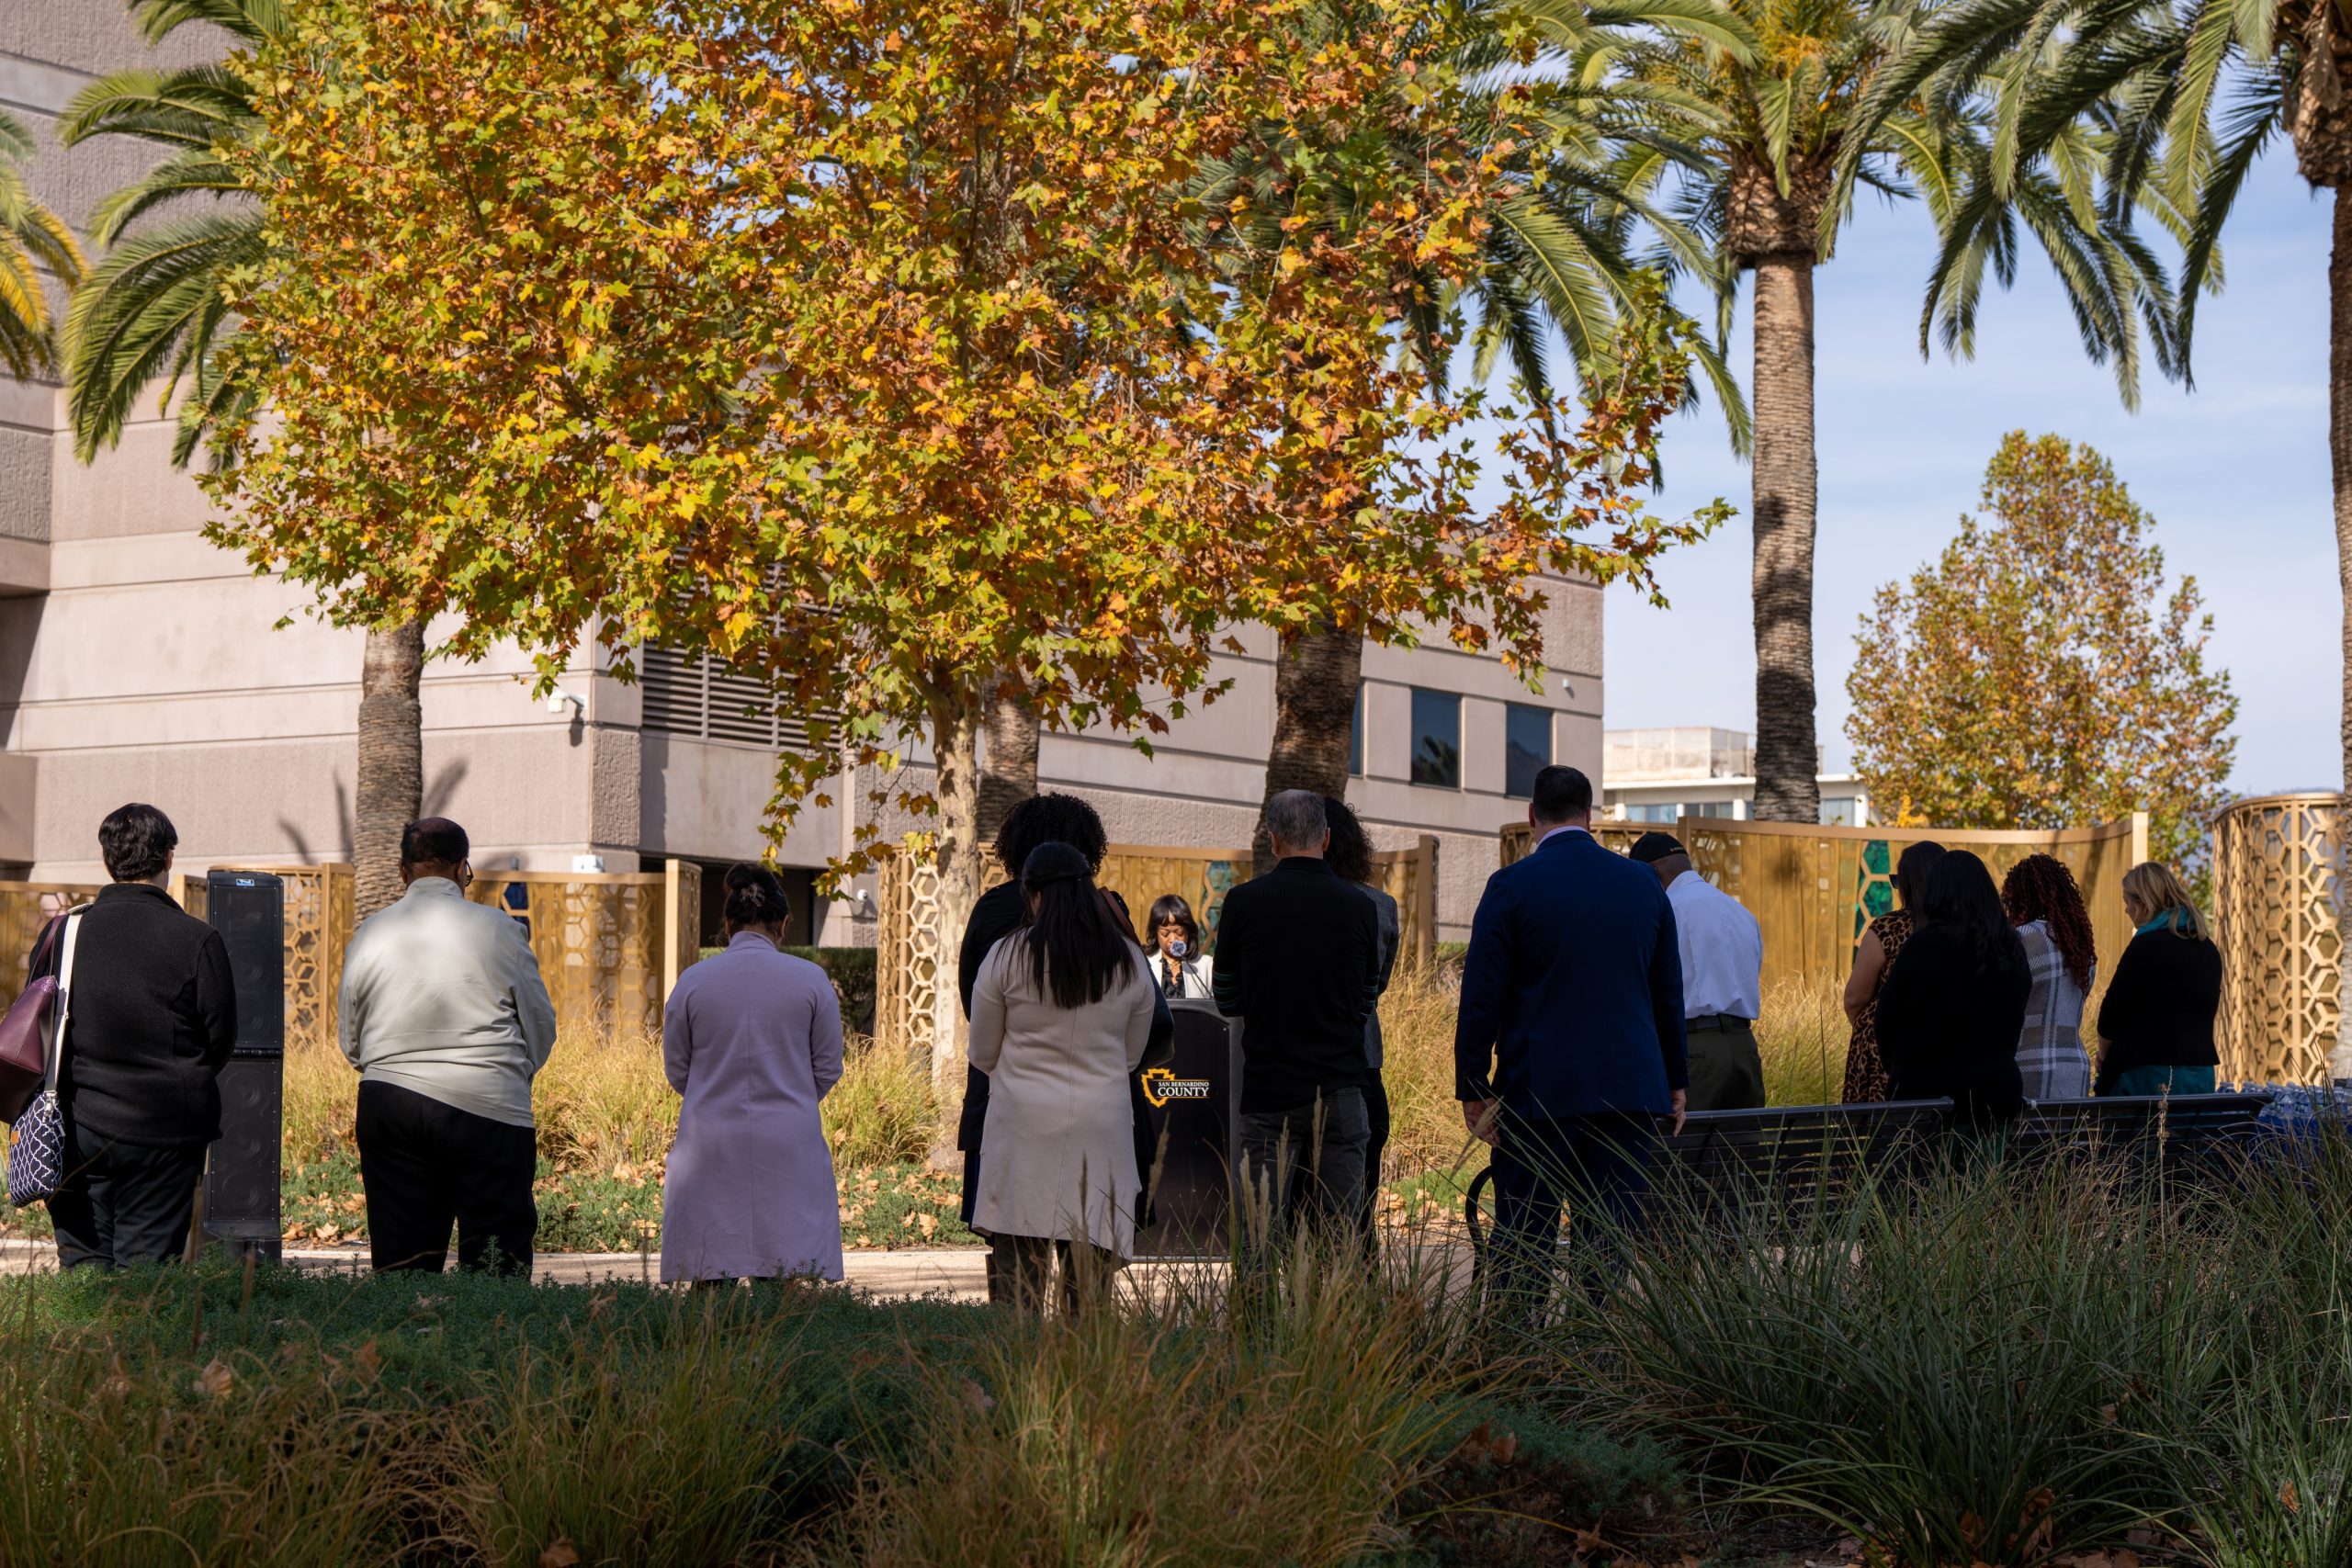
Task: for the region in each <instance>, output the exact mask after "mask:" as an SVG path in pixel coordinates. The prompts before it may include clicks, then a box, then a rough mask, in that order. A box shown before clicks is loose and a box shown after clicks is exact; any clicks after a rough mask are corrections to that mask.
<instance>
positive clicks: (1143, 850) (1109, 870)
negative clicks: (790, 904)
mask: <svg viewBox="0 0 2352 1568" xmlns="http://www.w3.org/2000/svg"><path fill="white" fill-rule="evenodd" d="M1373 871H1374V877H1375V879H1376V880H1377V881H1378V882H1379V884H1380V886H1383V887H1384V888H1385V889H1386V890H1387V891H1388V893H1389V894H1390V896H1391V897H1395V898H1396V900H1397V912H1398V914H1399V916H1400V917H1401V919H1402V921H1403V926H1404V930H1403V934H1402V936H1401V938H1400V946H1399V952H1400V953H1401V954H1403V955H1406V956H1408V957H1411V958H1414V959H1417V960H1418V961H1419V962H1422V963H1426V962H1428V960H1429V958H1430V953H1431V950H1432V947H1433V945H1434V942H1435V939H1436V932H1437V919H1436V915H1437V909H1436V899H1437V840H1435V839H1434V838H1431V837H1429V836H1427V835H1424V836H1423V837H1422V839H1421V841H1420V842H1419V844H1418V845H1416V846H1414V847H1413V848H1412V849H1409V850H1385V851H1382V852H1379V853H1377V854H1375V855H1374V856H1373ZM1002 879H1003V873H1002V872H1001V871H1000V870H999V869H998V867H997V865H996V863H995V861H994V859H993V857H991V858H989V860H988V862H987V863H986V866H985V869H984V871H983V874H982V876H981V881H982V883H983V884H984V885H987V884H993V883H996V882H1000V881H1001V880H1002ZM1096 880H1097V882H1098V884H1099V885H1100V886H1103V887H1106V888H1108V889H1110V890H1111V891H1113V892H1114V893H1116V894H1118V895H1119V897H1121V898H1123V899H1125V901H1126V906H1127V911H1128V913H1129V914H1130V915H1131V916H1132V917H1133V918H1134V919H1135V922H1136V929H1137V932H1138V934H1142V927H1143V924H1144V922H1145V921H1146V920H1148V919H1150V916H1151V906H1152V901H1153V900H1154V899H1156V898H1158V897H1160V896H1161V895H1162V894H1166V893H1180V894H1182V895H1183V897H1184V900H1185V902H1186V903H1188V904H1190V905H1191V906H1192V907H1193V918H1194V919H1198V920H1199V921H1200V922H1201V929H1202V933H1203V945H1204V946H1205V947H1207V948H1208V949H1209V951H1210V952H1212V953H1214V952H1215V951H1216V927H1217V919H1218V917H1219V916H1221V915H1222V914H1223V913H1224V912H1225V896H1226V895H1227V893H1229V892H1231V891H1232V890H1233V889H1234V888H1235V887H1236V886H1238V885H1239V884H1241V883H1244V882H1247V881H1249V880H1250V851H1249V850H1248V849H1246V848H1243V849H1185V848H1180V847H1170V846H1167V845H1150V844H1113V845H1112V846H1111V848H1110V852H1109V853H1108V854H1107V855H1105V856H1104V858H1103V870H1102V873H1101V874H1100V875H1099V876H1098V877H1097V879H1096ZM881 883H882V896H881V900H880V908H879V909H878V911H877V912H878V914H879V916H880V919H879V920H878V921H877V925H878V928H879V929H878V931H877V934H876V939H875V940H876V953H875V960H876V964H875V986H874V994H875V1000H874V1032H875V1035H876V1038H878V1039H883V1040H894V1041H902V1042H914V1041H918V1040H928V1039H930V1038H931V1031H930V1027H929V1024H928V1022H927V1021H928V1020H929V1019H930V1018H931V1017H932V1006H933V998H934V997H935V996H936V995H937V990H936V987H937V986H938V985H939V984H940V983H941V982H940V976H943V975H944V976H945V977H946V979H945V983H946V984H948V985H954V984H955V983H956V942H958V941H960V939H961V933H960V932H958V933H953V934H952V935H951V936H950V937H949V939H948V945H947V950H946V951H945V952H944V953H933V951H932V950H931V947H930V945H929V943H930V941H931V937H930V932H931V930H932V928H933V923H934V922H933V919H932V915H933V909H934V908H936V907H937V905H938V900H939V873H938V870H937V869H936V868H935V867H934V866H933V865H932V864H930V863H928V862H925V863H916V862H915V861H914V860H913V858H912V857H910V856H907V855H898V856H894V857H893V858H891V859H889V860H887V861H885V862H883V863H882V872H881Z"/></svg>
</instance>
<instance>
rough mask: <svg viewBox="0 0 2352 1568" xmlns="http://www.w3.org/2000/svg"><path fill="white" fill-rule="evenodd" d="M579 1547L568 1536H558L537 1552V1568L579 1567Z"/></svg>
mask: <svg viewBox="0 0 2352 1568" xmlns="http://www.w3.org/2000/svg"><path fill="white" fill-rule="evenodd" d="M579 1564H580V1549H579V1548H578V1547H576V1546H574V1545H572V1544H571V1538H570V1537H569V1536H558V1537H556V1538H555V1539H554V1540H551V1541H549V1542H548V1545H547V1550H546V1551H542V1552H540V1553H539V1568H579Z"/></svg>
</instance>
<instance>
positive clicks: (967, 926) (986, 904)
mask: <svg viewBox="0 0 2352 1568" xmlns="http://www.w3.org/2000/svg"><path fill="white" fill-rule="evenodd" d="M1040 844H1068V845H1069V847H1070V848H1072V849H1074V850H1076V851H1077V852H1079V853H1080V854H1081V855H1083V856H1084V857H1085V858H1086V863H1087V864H1088V865H1089V866H1090V867H1091V868H1092V869H1093V871H1095V872H1097V873H1099V872H1100V871H1101V870H1102V869H1103V857H1104V856H1105V855H1107V854H1109V853H1110V852H1111V837H1110V835H1109V834H1108V833H1105V832H1104V831H1103V818H1100V817H1098V816H1096V815H1095V812H1094V807H1091V806H1089V805H1087V804H1086V802H1084V801H1082V800H1080V799H1079V797H1078V796H1076V795H1063V794H1061V793H1059V792H1057V791H1054V790H1047V791H1046V793H1044V794H1042V795H1031V796H1030V797H1029V798H1028V799H1026V800H1024V801H1022V802H1021V803H1020V804H1018V805H1016V806H1015V807H1013V808H1012V810H1011V811H1008V812H1007V813H1005V818H1004V822H1003V824H1002V825H1001V826H1000V827H999V828H998V829H997V830H996V842H995V844H994V845H993V846H992V847H993V849H994V851H995V853H996V863H997V865H998V867H999V868H1000V869H1001V870H1002V871H1003V872H1004V874H1005V880H1004V881H1002V882H1000V883H998V884H997V885H996V886H994V887H991V888H989V890H988V891H987V892H985V893H983V894H981V895H980V897H979V901H978V903H976V904H974V905H973V906H972V914H971V918H970V919H967V920H966V921H965V922H964V942H963V946H962V948H961V950H960V951H959V952H958V953H957V955H956V996H957V997H958V998H960V999H961V1000H962V1002H963V1004H964V1018H965V1021H966V1022H967V1023H968V1022H969V1021H971V1017H972V988H973V987H975V986H977V985H978V983H979V978H980V965H981V964H983V963H984V962H986V961H987V959H988V955H989V950H990V949H991V948H993V947H995V946H996V944H997V943H998V942H1001V941H1002V940H1004V938H1005V937H1007V936H1009V935H1011V934H1012V932H1014V931H1019V930H1020V929H1021V928H1022V926H1023V925H1024V924H1025V923H1027V921H1028V919H1029V907H1028V902H1027V900H1026V899H1025V898H1024V897H1023V895H1022V892H1021V868H1022V867H1023V866H1024V865H1026V864H1028V863H1029V857H1030V855H1031V854H1032V853H1034V852H1035V851H1036V848H1037V846H1038V845H1040ZM988 1120H989V1076H988V1074H987V1073H985V1072H983V1071H981V1070H980V1068H978V1066H974V1065H972V1064H971V1062H970V1061H969V1060H968V1059H967V1061H966V1063H965V1066H964V1106H963V1110H962V1111H960V1112H959V1113H958V1114H957V1116H956V1147H957V1148H959V1149H961V1150H963V1151H964V1203H963V1218H964V1223H965V1224H967V1225H969V1224H972V1214H973V1203H974V1201H975V1200H976V1198H977V1196H978V1192H979V1190H980V1163H981V1153H982V1150H981V1147H980V1145H981V1142H982V1140H983V1138H984V1137H985V1136H986V1134H987V1132H988ZM987 1268H988V1271H989V1296H990V1297H991V1299H993V1298H995V1297H997V1296H998V1295H999V1294H1000V1293H1001V1290H1002V1289H1003V1288H1004V1287H1003V1282H1002V1281H1000V1280H998V1279H997V1277H996V1269H997V1255H996V1254H995V1253H994V1252H990V1253H989V1259H988V1264H987Z"/></svg>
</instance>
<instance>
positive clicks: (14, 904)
mask: <svg viewBox="0 0 2352 1568" xmlns="http://www.w3.org/2000/svg"><path fill="white" fill-rule="evenodd" d="M101 886H104V885H103V884H100V883H95V882H0V1008H5V1007H6V1006H7V1005H8V1004H9V1003H10V1002H13V1001H15V1000H16V999H17V992H19V991H21V990H23V989H24V988H25V965H26V964H27V963H28V961H29V960H30V959H31V957H32V955H33V942H35V941H36V940H37V939H38V938H39V937H40V929H41V927H43V926H45V925H47V924H49V922H50V919H51V916H54V915H62V914H63V913H64V912H65V911H66V910H67V909H69V908H72V907H73V906H74V905H76V904H83V903H87V902H88V901H89V900H90V899H93V898H95V897H97V896H98V889H99V888H100V887H101Z"/></svg>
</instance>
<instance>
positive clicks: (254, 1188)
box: [204, 871, 325, 1261]
mask: <svg viewBox="0 0 2352 1568" xmlns="http://www.w3.org/2000/svg"><path fill="white" fill-rule="evenodd" d="M205 913H206V915H207V917H208V918H209V919H210V921H211V923H212V928H213V930H215V931H219V932H220V940H221V941H222V942H225V943H226V944H227V945H228V949H229V974H230V977H231V979H232V982H233V983H234V985H235V987H236V993H237V1043H236V1049H235V1050H234V1052H232V1055H231V1056H230V1058H229V1065H228V1066H226V1067H224V1068H222V1069H221V1073H220V1142H219V1143H217V1144H214V1145H212V1151H211V1156H210V1158H209V1160H208V1161H207V1162H206V1166H205V1172H204V1228H205V1230H206V1231H207V1232H208V1233H209V1234H210V1235H212V1236H214V1237H216V1238H218V1239H219V1240H220V1241H222V1242H225V1243H227V1244H228V1246H229V1247H231V1248H232V1250H234V1251H237V1252H256V1253H259V1254H260V1255H261V1256H263V1257H264V1258H270V1259H272V1260H273V1261H274V1260H276V1258H277V1256H278V1254H279V1250H280V1248H281V1247H282V1246H283V1245H284V1243H283V1235H282V1232H283V1226H282V1221H281V1218H280V1213H279V1204H278V1139H279V1135H280V1131H281V1123H282V1122H283V1121H284V1112H285V1079H284V1060H285V1055H286V885H285V883H283V882H282V881H280V880H279V879H278V878H277V877H275V876H272V875H270V874H267V873H266V872H258V871H216V872H214V873H213V874H211V875H210V876H209V878H207V879H206V884H205ZM322 956H325V955H322Z"/></svg>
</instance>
